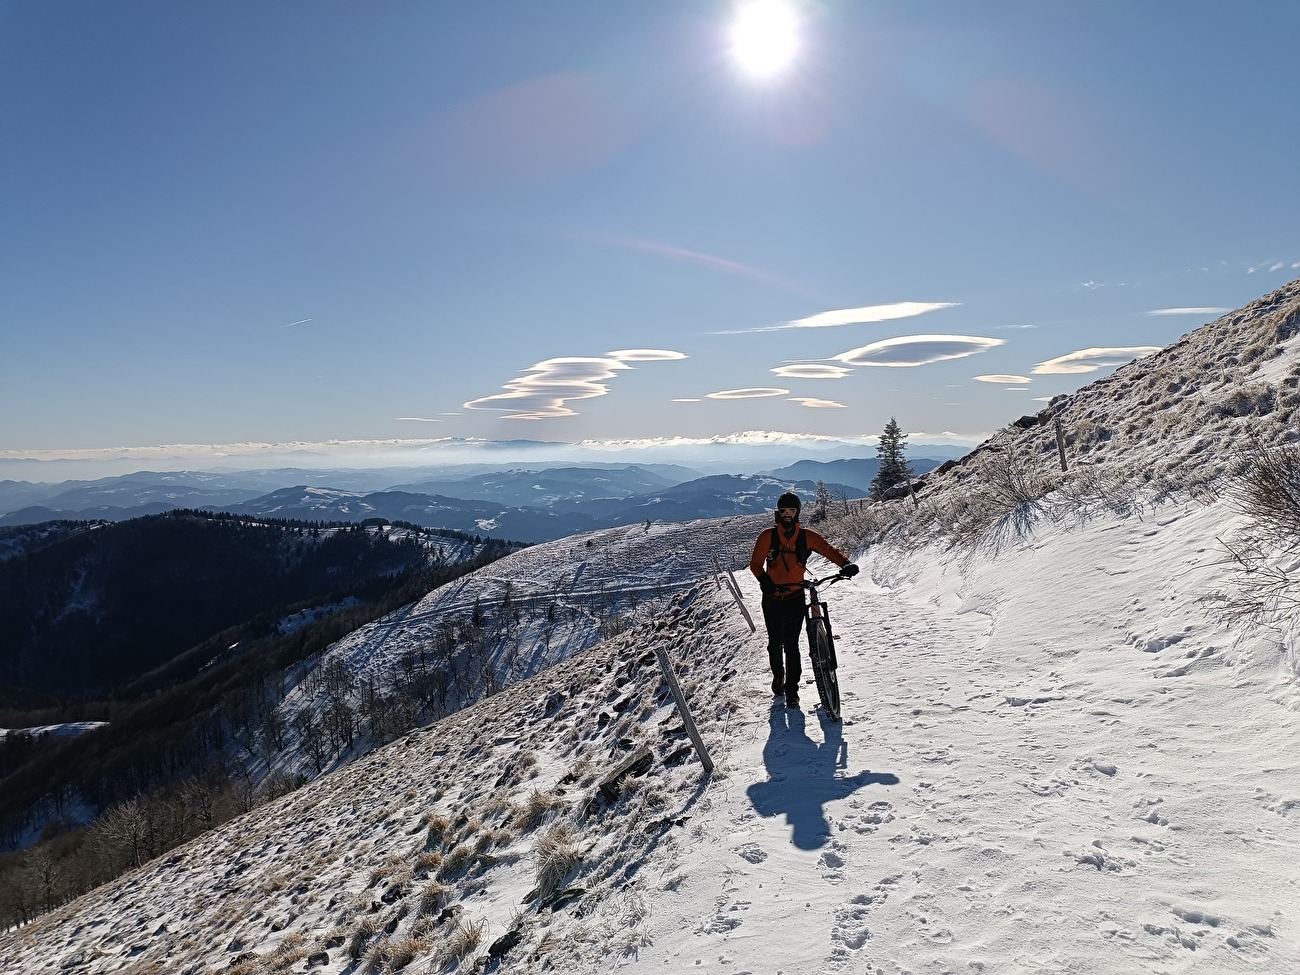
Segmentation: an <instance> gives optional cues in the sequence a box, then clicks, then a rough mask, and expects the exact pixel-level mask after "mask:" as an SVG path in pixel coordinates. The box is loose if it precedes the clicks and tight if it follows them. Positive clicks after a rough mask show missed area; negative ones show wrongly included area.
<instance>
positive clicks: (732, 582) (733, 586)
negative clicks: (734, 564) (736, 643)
mask: <svg viewBox="0 0 1300 975" xmlns="http://www.w3.org/2000/svg"><path fill="white" fill-rule="evenodd" d="M724 572H725V574H724ZM713 580H714V582H716V583H717V584H718V588H719V589H721V588H722V584H723V583H724V582H725V583H726V584H727V592H729V593H731V598H732V599H734V600H735V601H736V605H737V606H739V607H740V615H741V616H743V617H745V622H746V623H748V624H749V632H750V633H754V632H756V628H755V626H754V620H753V619H752V618H751V617H750V615H749V610H748V609H747V608H746V607H745V601H744V600H743V599H741V598H740V583H738V582H737V581H736V577H735V576H734V575H732V572H731V570H730V569H726V570H723V569H722V568H721V567H719V565H718V557H717V556H716V555H715V556H713Z"/></svg>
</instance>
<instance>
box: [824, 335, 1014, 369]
mask: <svg viewBox="0 0 1300 975" xmlns="http://www.w3.org/2000/svg"><path fill="white" fill-rule="evenodd" d="M1005 344H1006V340H1005V339H991V338H984V337H982V336H977V335H900V336H898V337H896V338H892V339H883V340H882V341H880V342H872V343H871V344H870V345H864V346H861V347H860V348H857V349H850V350H849V351H848V352H841V353H840V354H839V355H837V356H833V357H832V358H834V359H836V360H837V361H839V362H842V363H844V364H845V365H846V366H924V365H929V364H930V363H932V362H942V361H943V360H945V359H962V358H965V357H966V356H968V355H976V354H977V353H980V352H987V351H988V350H989V349H993V348H996V347H997V346H999V345H1005Z"/></svg>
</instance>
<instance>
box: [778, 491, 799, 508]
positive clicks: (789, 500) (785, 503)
mask: <svg viewBox="0 0 1300 975" xmlns="http://www.w3.org/2000/svg"><path fill="white" fill-rule="evenodd" d="M776 506H777V507H778V508H794V509H795V510H796V511H797V510H799V509H800V508H802V507H803V504H802V503H801V502H800V501H799V495H797V494H795V493H794V492H793V491H786V492H785V494H783V495H781V496H780V497H779V498H777V499H776Z"/></svg>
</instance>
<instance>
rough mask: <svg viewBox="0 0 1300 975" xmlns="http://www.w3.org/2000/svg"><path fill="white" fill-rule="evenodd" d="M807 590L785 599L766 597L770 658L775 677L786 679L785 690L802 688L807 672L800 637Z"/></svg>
mask: <svg viewBox="0 0 1300 975" xmlns="http://www.w3.org/2000/svg"><path fill="white" fill-rule="evenodd" d="M803 608H804V602H803V593H802V592H800V593H796V594H795V595H793V596H788V597H787V598H785V599H776V598H775V597H773V596H764V597H763V623H764V624H765V625H766V626H767V659H768V663H770V664H771V665H772V676H773V677H784V678H785V692H786V693H787V694H789V693H790V692H791V691H797V690H798V689H799V675H800V674H802V673H803V670H802V667H801V662H800V654H799V637H800V636H801V635H802V633H803Z"/></svg>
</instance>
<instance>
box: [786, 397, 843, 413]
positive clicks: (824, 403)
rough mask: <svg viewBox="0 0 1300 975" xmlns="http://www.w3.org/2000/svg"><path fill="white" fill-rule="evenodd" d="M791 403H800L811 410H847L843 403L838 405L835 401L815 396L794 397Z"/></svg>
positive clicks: (791, 398)
mask: <svg viewBox="0 0 1300 975" xmlns="http://www.w3.org/2000/svg"><path fill="white" fill-rule="evenodd" d="M790 402H792V403H798V404H799V405H800V406H806V407H808V409H810V410H842V409H845V406H844V404H843V403H837V402H835V401H834V400H833V399H817V398H816V397H814V396H792V397H790Z"/></svg>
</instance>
